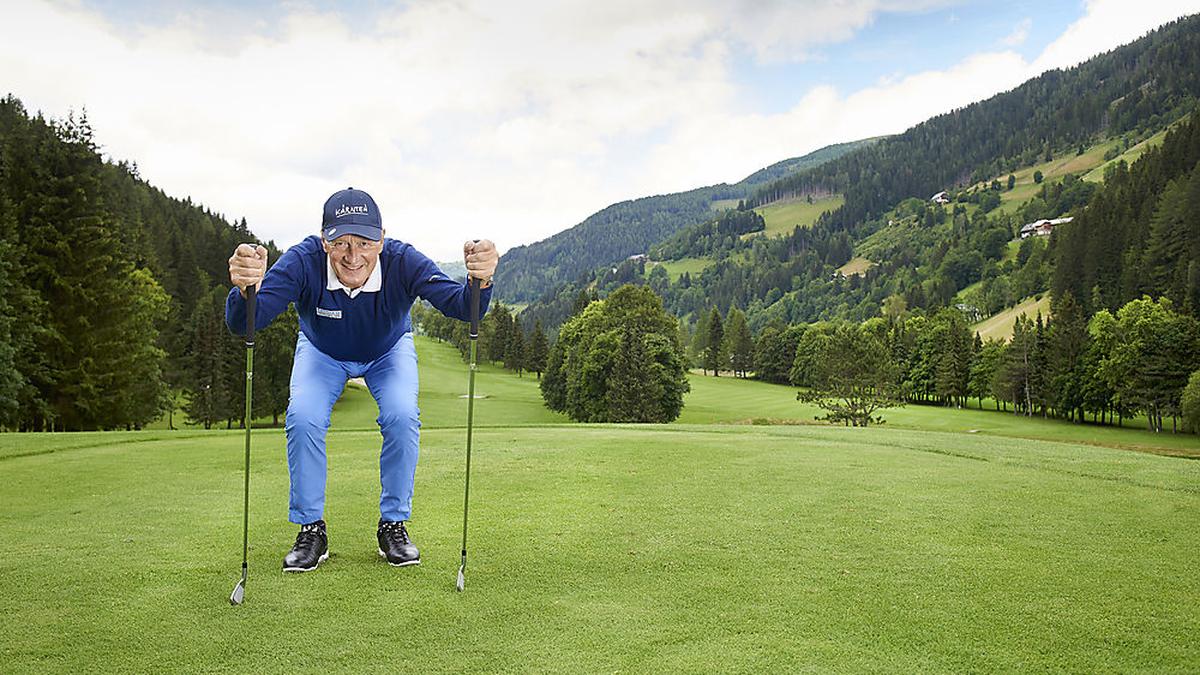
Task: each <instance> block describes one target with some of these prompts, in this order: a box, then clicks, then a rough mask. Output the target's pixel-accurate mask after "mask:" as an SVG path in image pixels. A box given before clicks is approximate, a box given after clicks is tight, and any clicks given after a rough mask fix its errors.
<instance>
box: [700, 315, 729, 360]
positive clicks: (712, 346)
mask: <svg viewBox="0 0 1200 675" xmlns="http://www.w3.org/2000/svg"><path fill="white" fill-rule="evenodd" d="M727 360H728V359H727V354H726V351H725V329H724V327H723V326H722V325H721V312H719V311H718V310H717V308H716V307H713V310H712V312H711V313H710V314H709V315H708V342H707V345H706V347H705V350H704V366H705V367H706V368H707V369H708V370H711V371H713V376H714V377H720V376H721V367H722V366H725V365H726V361H727Z"/></svg>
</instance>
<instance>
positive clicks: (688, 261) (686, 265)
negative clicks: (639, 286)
mask: <svg viewBox="0 0 1200 675" xmlns="http://www.w3.org/2000/svg"><path fill="white" fill-rule="evenodd" d="M713 262H714V261H713V260H712V259H711V258H683V259H680V260H666V261H663V262H656V263H654V264H655V265H662V266H663V267H664V268H665V269H666V270H667V275H668V276H669V277H671V281H672V282H674V281H676V280H678V279H679V277H681V276H683V273H684V272H687V273H688V274H689V275H691V276H693V277H694V276H696V275H697V274H700V273H701V272H703V271H704V270H705V268H707V267H709V266H710V265H712V264H713ZM650 267H651V266H650V265H649V264H647V265H646V274H647V275H648V274H650Z"/></svg>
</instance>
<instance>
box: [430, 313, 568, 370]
mask: <svg viewBox="0 0 1200 675" xmlns="http://www.w3.org/2000/svg"><path fill="white" fill-rule="evenodd" d="M412 322H413V325H414V326H420V328H421V330H422V331H424V333H425V334H426V335H428V336H429V337H432V338H434V339H437V340H441V341H443V342H449V343H450V344H452V345H454V346H455V347H457V348H458V350H459V351H460V352H461V353H462V355H463V358H466V356H467V354H468V350H469V349H470V335H469V324H468V323H467V322H465V321H459V320H458V319H451V318H449V317H447V316H445V315H443V314H442V313H441V312H439V311H437V310H436V309H433V308H432V307H429V306H427V305H426V304H425V303H424V302H420V303H417V304H415V305H413V308H412ZM478 339H479V343H478V344H477V345H476V346H477V348H478V358H480V359H483V360H484V361H488V362H491V363H494V364H497V365H500V366H502V367H504V368H506V369H508V370H511V371H513V372H514V373H516V374H517V375H518V376H520V375H522V373H524V372H527V371H528V372H532V373H534V374H536V376H537V377H538V379H541V377H542V373H543V372H545V370H546V357H547V356H548V355H549V351H550V347H549V341H548V339H547V338H546V331H545V330H543V329H542V322H541V320H540V319H539V320H537V321H535V322H534V325H533V331H532V332H530V333H527V332H526V329H525V327H524V326H523V325H522V322H521V319H520V317H519V316H517V315H516V314H515V313H514V312H513V310H512V309H511V308H509V307H508V306H506V305H504V304H503V303H500V302H494V303H493V304H492V306H491V307H490V308H489V309H488V311H487V314H484V316H483V319H482V320H480V322H479V338H478Z"/></svg>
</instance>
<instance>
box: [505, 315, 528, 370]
mask: <svg viewBox="0 0 1200 675" xmlns="http://www.w3.org/2000/svg"><path fill="white" fill-rule="evenodd" d="M504 367H505V368H508V369H509V370H511V371H514V372H515V373H516V374H517V376H518V377H520V375H521V372H522V371H523V370H524V369H525V331H523V330H521V319H520V317H513V324H512V331H511V332H510V333H509V336H508V345H507V346H506V347H505V349H504Z"/></svg>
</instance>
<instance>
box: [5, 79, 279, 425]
mask: <svg viewBox="0 0 1200 675" xmlns="http://www.w3.org/2000/svg"><path fill="white" fill-rule="evenodd" d="M249 241H253V237H252V235H251V234H250V231H249V229H248V227H247V225H246V221H245V219H242V220H240V221H233V222H231V221H228V220H226V219H225V218H224V217H223V216H221V215H218V214H215V213H212V212H210V211H208V210H207V209H204V208H203V207H201V206H199V205H197V204H194V203H192V201H191V200H190V199H189V200H179V199H172V198H170V197H168V196H166V195H165V194H163V193H162V192H161V191H160V190H158V189H156V188H154V187H153V186H151V185H149V184H148V183H146V182H145V181H143V180H142V179H141V178H140V176H139V175H138V171H137V167H136V165H133V164H129V163H126V162H116V163H114V162H110V161H106V160H104V159H103V158H102V157H101V155H100V152H99V148H98V145H97V144H96V142H95V141H94V139H93V134H92V129H91V126H90V124H89V123H88V120H87V116H86V114H80V115H70V116H68V117H67V119H65V120H53V119H49V120H48V119H46V118H44V117H42V116H41V115H32V116H31V115H30V114H29V113H27V112H26V110H25V108H24V106H23V105H22V104H21V102H20V101H19V100H17V99H16V98H14V97H12V96H7V97H4V98H2V99H0V429H6V430H8V429H11V430H18V431H78V430H94V429H96V430H102V429H138V428H141V427H143V426H145V425H146V424H149V423H150V422H153V421H155V420H157V419H158V418H160V417H161V416H162V415H163V414H164V413H170V412H173V411H174V410H175V408H176V407H178V406H180V405H182V406H184V408H185V410H187V411H188V412H189V415H188V417H189V420H188V421H189V422H191V423H195V424H203V425H204V426H205V427H210V426H212V425H214V424H217V423H220V422H224V423H225V425H226V426H232V425H233V424H235V423H239V424H244V420H242V416H243V415H244V412H245V404H244V401H243V400H242V398H243V397H244V395H245V388H244V386H243V385H244V383H245V374H244V373H242V372H241V371H242V370H243V368H244V363H245V357H244V348H243V347H242V342H241V340H240V339H238V338H236V337H234V336H232V335H230V334H229V331H228V330H227V329H226V328H225V327H224V325H223V322H222V321H221V320H220V316H221V312H222V311H223V307H224V299H225V293H226V292H228V289H229V286H228V272H227V265H228V264H227V259H228V257H229V253H230V251H232V250H233V248H234V247H235V246H236V245H237V244H238V243H241V242H249ZM266 246H267V249H268V252H269V254H270V255H271V257H272V259H274V258H276V257H277V256H278V251H277V250H276V249H275V247H274V246H273V245H272V244H271V243H270V242H266ZM271 335H272V333H270V332H264V333H260V337H259V338H258V348H257V350H256V351H257V358H256V364H255V371H256V379H258V380H259V382H260V383H261V384H259V385H258V386H256V387H255V401H254V413H255V414H256V415H270V414H275V415H276V417H277V416H278V413H280V412H282V409H283V406H285V405H286V401H287V386H286V383H287V380H288V377H289V375H290V370H291V360H290V358H287V359H284V360H279V359H274V358H271V357H270V355H269V354H268V353H267V352H268V351H269V350H270V349H271V347H270V345H276V344H279V345H282V347H281V348H282V349H283V350H285V351H286V353H287V355H288V356H290V354H291V349H292V347H293V346H294V344H295V332H294V330H293V332H292V333H291V334H290V335H284V336H283V337H282V338H281V339H280V340H275V339H273V338H272V337H271ZM234 370H236V371H238V372H231V371H234ZM279 382H282V383H283V384H282V385H281V386H280V385H278V384H277V383H279ZM280 401H282V403H280ZM168 421H169V424H171V425H172V426H174V425H175V424H176V423H177V422H179V421H180V420H177V419H175V418H174V416H172V417H170V418H168Z"/></svg>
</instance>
